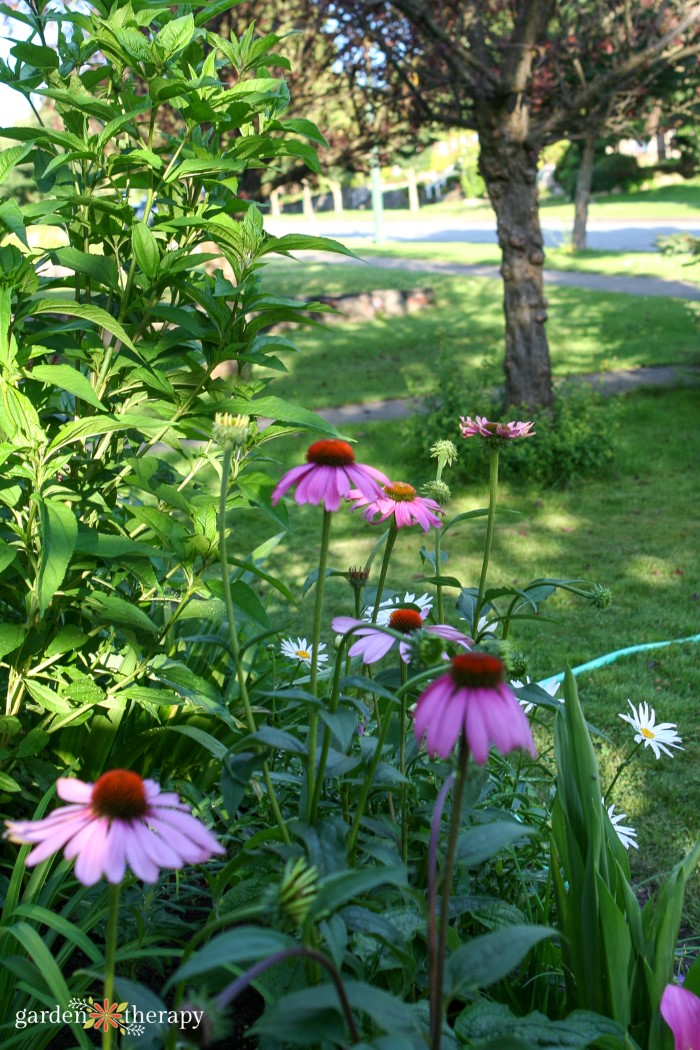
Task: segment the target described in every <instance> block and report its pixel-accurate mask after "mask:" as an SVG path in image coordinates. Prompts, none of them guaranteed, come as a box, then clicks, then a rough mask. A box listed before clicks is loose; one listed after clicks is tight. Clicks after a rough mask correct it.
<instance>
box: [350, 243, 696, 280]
mask: <svg viewBox="0 0 700 1050" xmlns="http://www.w3.org/2000/svg"><path fill="white" fill-rule="evenodd" d="M352 247H353V251H355V252H356V254H357V255H359V256H360V257H361V258H366V259H367V260H368V261H370V262H371V260H372V257H373V256H377V255H380V256H381V255H388V256H392V257H393V258H399V259H424V260H426V261H430V262H446V263H461V264H463V265H467V266H474V265H477V266H485V265H491V266H499V265H500V262H501V253H500V250H499V248H498V245H496V244H473V243H471V242H468V241H461V242H455V241H449V242H446V241H441V242H439V243H435V242H432V241H405V242H402V243H401V244H397V243H396V242H392V243H391V244H387V245H382V246H381V247H376V246H375V245H374V244H370V243H369V242H365V241H363V242H362V245H361V246H357V245H356V242H355V241H353V245H352ZM545 270H569V271H573V272H578V273H602V274H616V275H617V274H620V275H621V276H623V277H658V278H660V279H661V280H663V281H687V282H688V283H690V284H700V258H699V257H697V256H695V257H694V258H692V257H690V256H687V255H675V256H668V255H661V253H660V252H611V251H598V250H596V249H587V250H586V251H583V252H577V253H576V254H574V253H572V252H571V251H568V250H567V249H565V248H548V249H547V252H546V257H545ZM546 279H547V277H546V273H545V281H546Z"/></svg>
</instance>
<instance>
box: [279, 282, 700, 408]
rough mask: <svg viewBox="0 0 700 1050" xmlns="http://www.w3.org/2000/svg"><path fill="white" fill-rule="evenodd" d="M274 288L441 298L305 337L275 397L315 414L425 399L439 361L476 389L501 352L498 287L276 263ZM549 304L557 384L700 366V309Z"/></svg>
mask: <svg viewBox="0 0 700 1050" xmlns="http://www.w3.org/2000/svg"><path fill="white" fill-rule="evenodd" d="M266 286H267V287H268V289H269V290H271V291H274V292H276V293H279V294H281V295H287V296H295V297H299V298H312V297H313V296H315V295H337V294H341V293H345V292H360V291H367V290H370V289H376V288H412V287H419V286H429V287H431V288H433V289H434V290H435V295H436V302H435V305H434V306H432V307H430V308H428V309H425V310H424V311H421V312H420V313H417V314H413V315H411V316H408V317H399V318H379V319H377V320H375V321H372V322H366V323H356V324H348V323H342V324H334V325H332V326H328V327H324V328H313V329H309V330H299V331H297V332H296V333H295V336H294V338H295V342H296V343H297V345H298V347H299V349H300V350H301V353H299V354H298V355H291V356H287V357H286V358H285V361H286V364H287V366H288V368H289V375H288V376H283V377H282V378H280V379H279V380H277V382H276V383H275V392H276V393H277V394H279V396H281V397H287V398H289V399H290V400H293V401H295V402H297V403H300V404H303V405H304V406H305V407H307V408H323V407H329V406H334V405H340V404H345V403H347V402H356V401H357V402H361V401H370V400H374V399H378V398H401V397H406V396H409V395H414V394H417V395H424V394H426V393H428V392H430V391H431V389H432V386H433V383H434V378H433V370H434V365H435V363H436V361H437V360H438V359H441V360H442V361H443V363H448V364H450V363H451V364H453V366H454V369H455V372H456V374H457V375H459V376H462V377H463V380H464V382H465V384H467V383H473V382H474V372H475V369H477V368H478V367H479V366H480V365H481V364H482V363H483V362H484V360H486V359H494V358H497V357H499V356H500V354H501V347H502V342H503V308H502V302H501V295H502V292H501V287H500V283H499V282H498V281H493V280H488V279H484V278H466V277H447V276H443V275H439V274H434V273H408V272H399V271H391V272H387V271H381V270H377V269H373V268H371V267H370V266H367V267H361V266H357V265H354V266H353V265H343V264H334V265H332V266H325V265H321V264H319V263H308V262H301V263H294V264H291V263H289V264H288V263H275V264H272V265H270V266H269V267H268V268H267V270H266ZM547 296H548V299H549V322H548V329H547V330H548V335H549V341H550V347H551V354H552V366H553V370H554V374H555V375H557V376H565V375H580V374H585V373H587V372H597V371H607V370H609V369H614V368H634V367H638V366H640V365H660V364H677V363H684V362H686V363H687V362H694V361H697V357H698V318H699V317H700V303H693V302H685V301H682V300H680V299H663V298H651V297H649V298H637V297H633V296H627V295H621V294H602V293H598V292H589V291H582V290H579V289H576V288H557V287H551V288H549V289H548V292H547ZM275 375H277V373H275Z"/></svg>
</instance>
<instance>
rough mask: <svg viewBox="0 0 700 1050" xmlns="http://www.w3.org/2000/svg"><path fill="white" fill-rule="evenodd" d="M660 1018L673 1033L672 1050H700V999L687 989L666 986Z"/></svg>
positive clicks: (670, 985) (672, 985) (673, 985)
mask: <svg viewBox="0 0 700 1050" xmlns="http://www.w3.org/2000/svg"><path fill="white" fill-rule="evenodd" d="M660 1009H661V1016H662V1017H663V1019H664V1021H665V1022H666V1024H667V1025H668V1027H669V1028H670V1029H671V1031H672V1032H673V1038H674V1042H675V1045H674V1050H700V999H698V997H697V995H693V993H692V992H689V991H688V989H687V988H679V987H678V985H677V984H667V985H666V987H665V988H664V994H663V995H662V996H661V1005H660Z"/></svg>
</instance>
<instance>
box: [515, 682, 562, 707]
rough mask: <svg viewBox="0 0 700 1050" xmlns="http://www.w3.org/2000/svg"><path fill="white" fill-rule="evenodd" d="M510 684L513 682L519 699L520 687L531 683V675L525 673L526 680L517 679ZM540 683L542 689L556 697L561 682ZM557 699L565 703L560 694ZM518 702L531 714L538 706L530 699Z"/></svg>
mask: <svg viewBox="0 0 700 1050" xmlns="http://www.w3.org/2000/svg"><path fill="white" fill-rule="evenodd" d="M510 684H511V686H512V688H513V689H514V690H515V693H516V699H517V692H518V689H523V688H524V687H525V686H526V685H530V675H529V674H526V675H525V681H524V682H520V681H515V682H511V683H510ZM538 685H539V686H540V689H544V691H545V693H549V695H550V696H551V697H552V699H554V697H555V696H556V694H557V692H558V691H559V682H545V683H540V682H538ZM557 699H558V700H559V703H560V704H563V703H564V701H563V700H562V698H561V697H560V696H559V697H557ZM518 703H519V704H520V706H521V707H522V709H523V711H524V712H525V714H526V715H529V714H530V712H531V711H533V710H534V709H535V707H536V704H533V703H532V702H531V701H529V700H518Z"/></svg>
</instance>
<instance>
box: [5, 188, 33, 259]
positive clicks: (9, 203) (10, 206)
mask: <svg viewBox="0 0 700 1050" xmlns="http://www.w3.org/2000/svg"><path fill="white" fill-rule="evenodd" d="M0 222H1V223H2V224H3V226H4V227H5V228H6V229H7V230H9V231H10V233H14V235H15V237H19V239H20V241H21V242H22V244H24V245H25V246H26V247H27V248H28V247H29V242H28V241H27V231H26V229H25V227H24V216H23V215H22V209H21V208H20V206H19V205H18V204H17V201H14V200H12V199H10V200H6V201H4V202H3V203H2V205H0Z"/></svg>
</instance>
